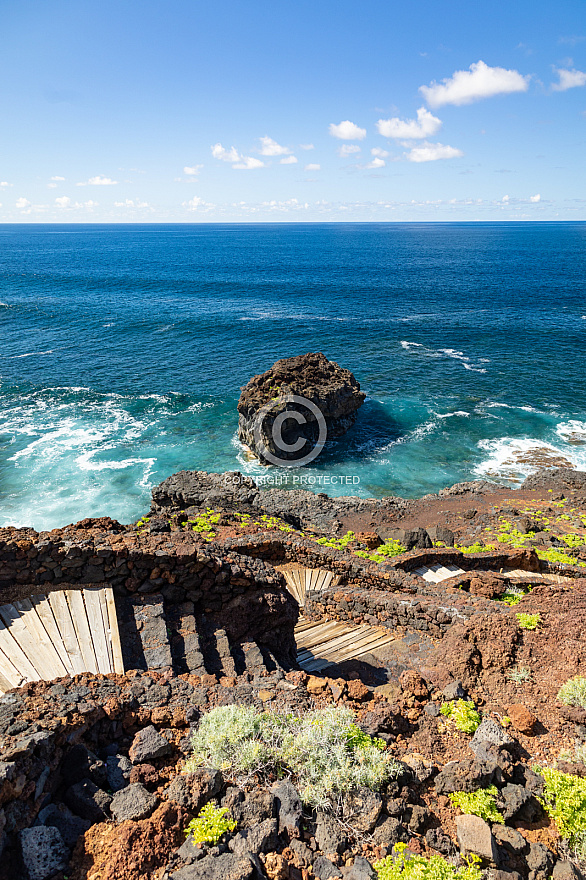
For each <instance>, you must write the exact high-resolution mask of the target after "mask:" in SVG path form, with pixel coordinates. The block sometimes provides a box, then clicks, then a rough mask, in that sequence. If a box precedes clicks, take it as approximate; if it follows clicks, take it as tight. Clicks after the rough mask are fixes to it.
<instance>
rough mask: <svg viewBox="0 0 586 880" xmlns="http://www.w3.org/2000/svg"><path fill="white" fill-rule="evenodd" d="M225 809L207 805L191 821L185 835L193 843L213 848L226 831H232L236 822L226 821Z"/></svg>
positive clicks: (226, 809)
mask: <svg viewBox="0 0 586 880" xmlns="http://www.w3.org/2000/svg"><path fill="white" fill-rule="evenodd" d="M227 812H228V808H227V807H217V806H216V805H215V804H212V803H209V804H206V805H205V807H202V809H201V810H200V811H199V815H198V817H197V819H192V820H191V822H190V823H189V825H188V826H187V828H186V829H185V834H186V835H187V837H191V838H192V842H193V843H194V844H195V843H211V844H213V845H214V846H215V845H216V843H217V842H218V841H219V839H220V838H221V836H222V835H223V834H225V833H226V831H234V829H235V828H236V822H235V821H234V819H228V818H227V817H226V813H227Z"/></svg>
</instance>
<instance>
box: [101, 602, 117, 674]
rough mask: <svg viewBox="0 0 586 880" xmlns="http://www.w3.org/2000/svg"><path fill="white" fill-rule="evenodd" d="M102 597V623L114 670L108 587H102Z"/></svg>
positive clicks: (109, 663)
mask: <svg viewBox="0 0 586 880" xmlns="http://www.w3.org/2000/svg"><path fill="white" fill-rule="evenodd" d="M98 595H99V598H100V610H101V612H102V624H103V627H104V633H105V636H106V648H107V650H108V665H109V666H110V672H114V655H113V653H112V639H111V636H110V621H109V619H108V606H107V604H106V588H105V587H102V589H101V590H100V592H99V594H98Z"/></svg>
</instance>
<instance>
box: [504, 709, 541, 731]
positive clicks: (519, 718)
mask: <svg viewBox="0 0 586 880" xmlns="http://www.w3.org/2000/svg"><path fill="white" fill-rule="evenodd" d="M507 712H508V716H509V718H510V719H511V724H512V725H513V727H514V728H515V730H518V731H519V733H524V734H525V735H526V736H530V735H531V734H532V733H533V728H534V727H535V724H536V723H537V718H536V717H535V715H534V714H533V713H532V712H530V711H529V709H528V708H527V706H524V705H523V703H513V705H512V706H509V708H508V710H507Z"/></svg>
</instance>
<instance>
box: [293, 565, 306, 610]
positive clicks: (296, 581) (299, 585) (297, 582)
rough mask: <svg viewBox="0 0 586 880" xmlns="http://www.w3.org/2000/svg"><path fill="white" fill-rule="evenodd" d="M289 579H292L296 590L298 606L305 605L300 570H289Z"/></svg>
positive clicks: (303, 586) (303, 585)
mask: <svg viewBox="0 0 586 880" xmlns="http://www.w3.org/2000/svg"><path fill="white" fill-rule="evenodd" d="M291 577H292V578H293V582H294V584H295V588H296V590H297V596H298V599H297V601H298V602H299V604H300V605H302V606H303V605H305V577H304V576H303V573H302V571H301V569H299V568H293V569H291Z"/></svg>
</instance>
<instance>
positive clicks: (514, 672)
mask: <svg viewBox="0 0 586 880" xmlns="http://www.w3.org/2000/svg"><path fill="white" fill-rule="evenodd" d="M532 675H533V673H532V672H531V670H530V669H528V667H527V666H515V668H514V669H511V670H509V672H507V678H510V679H511V681H514V682H515V684H522V683H523V682H524V681H531V676H532Z"/></svg>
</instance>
